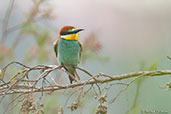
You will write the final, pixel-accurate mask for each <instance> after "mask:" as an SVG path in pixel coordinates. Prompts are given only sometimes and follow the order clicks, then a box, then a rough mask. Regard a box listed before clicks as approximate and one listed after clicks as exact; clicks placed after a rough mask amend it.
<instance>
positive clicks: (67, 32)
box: [61, 31, 77, 35]
mask: <svg viewBox="0 0 171 114" xmlns="http://www.w3.org/2000/svg"><path fill="white" fill-rule="evenodd" d="M75 33H77V31H64V32H61V35H69V34H75Z"/></svg>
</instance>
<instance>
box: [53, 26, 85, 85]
mask: <svg viewBox="0 0 171 114" xmlns="http://www.w3.org/2000/svg"><path fill="white" fill-rule="evenodd" d="M82 30H84V29H76V28H75V27H73V26H64V27H62V28H61V29H60V31H59V37H58V39H57V40H56V41H55V42H54V51H55V54H56V57H57V58H58V62H59V63H60V64H61V65H62V66H63V67H64V68H65V70H67V71H68V72H69V80H70V83H72V81H73V78H72V77H74V78H75V80H77V81H78V80H80V78H79V76H78V74H77V72H76V68H75V67H76V66H77V64H78V63H79V62H80V57H81V51H82V43H81V42H80V40H78V32H80V31H82ZM71 75H72V76H71Z"/></svg>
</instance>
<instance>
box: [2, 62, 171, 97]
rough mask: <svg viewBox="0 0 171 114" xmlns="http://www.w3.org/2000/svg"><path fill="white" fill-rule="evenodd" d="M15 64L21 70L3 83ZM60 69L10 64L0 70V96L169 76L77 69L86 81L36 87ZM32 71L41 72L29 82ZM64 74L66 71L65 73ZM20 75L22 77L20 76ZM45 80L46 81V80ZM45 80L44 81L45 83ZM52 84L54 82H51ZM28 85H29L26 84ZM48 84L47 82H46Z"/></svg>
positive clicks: (140, 72) (170, 73) (161, 73)
mask: <svg viewBox="0 0 171 114" xmlns="http://www.w3.org/2000/svg"><path fill="white" fill-rule="evenodd" d="M12 64H17V65H19V66H21V67H22V68H23V67H24V68H23V69H22V70H20V71H19V72H17V73H16V74H15V75H14V76H13V77H12V78H11V79H10V80H8V81H7V82H5V81H4V79H3V78H4V77H6V76H5V75H6V70H7V68H8V67H10V65H12ZM60 69H62V67H61V66H57V65H36V66H33V67H28V66H26V65H24V64H22V63H19V62H11V63H10V64H8V65H7V66H6V67H4V68H3V69H2V74H1V75H2V76H1V77H2V79H1V82H2V83H1V84H0V96H3V95H9V94H19V93H22V94H27V93H33V92H34V93H35V92H47V91H56V90H63V89H69V88H75V87H78V86H86V85H93V84H98V83H106V82H112V81H115V80H123V79H127V78H132V77H140V76H162V75H171V70H155V71H139V72H132V73H127V74H121V75H114V76H110V75H107V74H104V73H98V74H96V75H92V74H91V73H89V72H88V71H86V70H85V69H82V68H79V67H77V69H79V70H81V71H83V72H85V73H86V74H88V75H89V76H90V78H89V79H88V80H85V81H80V82H76V83H74V84H68V85H59V84H57V83H56V84H55V85H46V86H44V87H37V86H36V85H37V83H38V82H39V81H40V80H42V79H46V77H47V76H49V74H50V73H52V72H53V71H55V70H60ZM32 71H40V72H41V71H43V72H42V73H41V74H40V75H39V76H38V77H37V79H35V80H29V77H30V76H29V72H32ZM65 72H66V71H65ZM20 75H22V76H20ZM50 79H52V78H50ZM46 80H47V79H46ZM46 80H45V81H46ZM51 81H53V82H54V80H51ZM26 82H27V83H29V84H26ZM48 83H49V82H48Z"/></svg>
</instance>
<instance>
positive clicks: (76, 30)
mask: <svg viewBox="0 0 171 114" xmlns="http://www.w3.org/2000/svg"><path fill="white" fill-rule="evenodd" d="M83 30H84V29H75V30H74V31H73V32H74V33H78V32H80V31H83Z"/></svg>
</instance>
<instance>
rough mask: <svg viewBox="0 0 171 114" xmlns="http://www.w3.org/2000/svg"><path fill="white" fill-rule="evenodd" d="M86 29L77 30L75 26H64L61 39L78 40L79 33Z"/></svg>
mask: <svg viewBox="0 0 171 114" xmlns="http://www.w3.org/2000/svg"><path fill="white" fill-rule="evenodd" d="M82 30H84V29H76V28H75V27H73V26H64V27H62V28H61V29H60V31H59V38H64V39H66V40H77V36H78V32H80V31H82Z"/></svg>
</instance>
